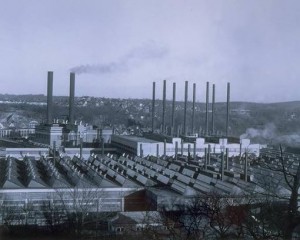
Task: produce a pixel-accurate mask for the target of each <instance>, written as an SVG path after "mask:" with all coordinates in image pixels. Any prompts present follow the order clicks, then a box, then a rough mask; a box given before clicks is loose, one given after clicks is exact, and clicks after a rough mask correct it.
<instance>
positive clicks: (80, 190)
mask: <svg viewBox="0 0 300 240" xmlns="http://www.w3.org/2000/svg"><path fill="white" fill-rule="evenodd" d="M264 154H267V153H264ZM293 156H294V155H293ZM53 157H54V159H53ZM0 161H1V164H0V166H1V167H0V172H1V175H0V184H1V185H0V187H1V188H0V203H1V207H2V210H3V211H2V213H1V218H0V224H1V223H2V224H3V223H4V222H5V221H7V220H8V219H13V220H12V221H14V224H24V221H25V219H26V221H27V223H30V224H40V225H43V224H45V222H44V221H45V218H44V217H43V214H45V212H43V211H47V209H46V210H45V209H44V208H43V207H44V206H45V204H46V206H52V207H53V208H55V207H59V206H60V207H61V206H63V204H66V203H67V204H68V205H70V206H72V204H74V196H75V197H76V198H78V199H81V200H83V201H88V205H89V206H90V207H89V209H88V211H89V212H101V211H117V212H121V211H125V212H126V211H145V210H147V209H146V207H147V208H148V207H149V206H151V209H152V210H159V209H162V208H166V209H172V208H174V206H176V205H180V204H184V203H185V202H186V201H189V199H190V198H191V197H193V196H199V194H200V195H201V194H206V193H209V192H216V193H219V194H222V195H224V196H235V198H236V197H239V196H240V197H241V198H243V197H245V194H250V196H252V197H253V193H262V192H264V193H267V192H268V191H272V192H273V191H278V193H280V194H281V195H282V196H285V194H287V195H288V194H289V190H288V187H287V186H286V185H285V184H284V183H281V184H280V185H276V186H274V187H276V189H268V188H269V185H268V186H266V185H264V184H265V180H266V178H270V181H273V180H274V181H275V182H276V181H277V180H278V179H280V173H279V172H276V171H273V172H272V171H270V169H266V168H261V167H260V165H259V164H257V163H256V162H255V161H253V160H252V159H248V160H247V157H246V158H243V159H239V158H234V157H224V155H223V154H209V156H208V157H203V158H199V159H198V161H188V159H187V157H186V158H182V159H177V160H176V158H173V157H165V156H164V157H160V158H157V157H154V156H151V157H149V156H148V157H143V158H141V157H138V156H136V157H134V158H131V157H127V156H125V154H123V155H121V156H119V157H117V156H116V155H111V154H107V155H94V154H91V155H90V156H89V158H88V159H85V160H84V159H80V158H78V157H76V156H74V157H72V158H71V157H69V156H66V155H63V154H57V157H55V156H53V155H52V156H51V155H50V156H48V155H44V156H40V157H36V158H34V157H28V156H25V157H24V158H23V159H22V160H18V159H16V158H12V157H7V158H3V159H1V160H0ZM272 161H275V162H277V163H278V164H279V160H277V161H276V160H272ZM271 176H272V177H271ZM74 191H75V192H76V194H74ZM141 191H142V192H144V194H142V195H143V197H141V196H142V195H141V194H139V193H141ZM11 209H14V211H11ZM24 209H28V211H32V214H31V215H28V216H26V218H25V214H27V213H28V211H24ZM148 210H149V209H148ZM33 213H34V214H33ZM12 214H13V216H14V217H13V218H12ZM22 216H23V217H22Z"/></svg>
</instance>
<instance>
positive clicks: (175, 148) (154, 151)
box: [111, 135, 260, 158]
mask: <svg viewBox="0 0 300 240" xmlns="http://www.w3.org/2000/svg"><path fill="white" fill-rule="evenodd" d="M157 136H158V137H154V139H156V140H153V138H152V139H151V138H149V136H148V138H146V137H136V136H126V135H112V137H111V143H112V145H113V146H115V147H117V148H119V149H120V150H122V151H124V152H127V153H130V154H133V155H136V156H140V157H143V156H156V157H159V156H175V155H177V154H180V155H185V156H191V157H193V158H195V157H196V156H197V157H203V156H204V154H205V151H206V150H208V149H210V151H211V153H216V154H220V153H222V152H224V153H225V152H226V149H228V151H229V156H230V157H232V156H240V155H242V154H243V153H245V152H246V151H247V153H249V154H254V155H255V156H259V152H260V145H259V144H250V140H249V139H241V140H240V141H239V143H232V142H228V140H227V138H218V139H217V140H218V142H208V141H206V139H205V138H192V139H186V140H189V142H188V141H184V140H185V139H184V138H177V137H166V138H163V136H161V137H160V138H163V139H164V140H163V141H159V135H157ZM207 140H209V139H207ZM205 149H206V150H205ZM194 155H195V156H194Z"/></svg>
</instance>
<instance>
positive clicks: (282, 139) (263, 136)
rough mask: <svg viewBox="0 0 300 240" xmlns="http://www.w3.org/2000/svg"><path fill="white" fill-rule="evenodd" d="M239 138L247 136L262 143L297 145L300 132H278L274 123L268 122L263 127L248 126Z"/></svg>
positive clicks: (299, 140) (299, 139) (299, 141)
mask: <svg viewBox="0 0 300 240" xmlns="http://www.w3.org/2000/svg"><path fill="white" fill-rule="evenodd" d="M240 138H241V139H243V138H249V139H255V141H256V140H259V141H260V142H264V143H271V144H276V145H278V144H283V145H287V146H299V144H300V133H299V132H295V133H292V134H280V133H279V132H278V130H277V127H276V125H275V124H274V123H268V124H266V125H265V127H264V128H263V129H256V128H248V129H247V130H246V132H245V133H244V134H242V135H241V136H240Z"/></svg>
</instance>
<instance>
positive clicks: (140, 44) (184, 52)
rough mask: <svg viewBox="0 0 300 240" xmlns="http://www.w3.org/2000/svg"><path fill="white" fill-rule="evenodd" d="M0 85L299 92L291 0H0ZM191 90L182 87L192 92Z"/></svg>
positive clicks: (286, 95) (299, 8)
mask: <svg viewBox="0 0 300 240" xmlns="http://www.w3.org/2000/svg"><path fill="white" fill-rule="evenodd" d="M0 3H1V5H0V6H1V7H0V56H1V57H0V89H1V91H0V92H1V93H17V94H30V93H43V94H45V93H46V76H47V71H54V94H55V95H68V88H69V72H70V70H71V69H72V70H74V71H77V72H78V74H77V76H76V95H77V96H82V95H90V96H103V97H120V98H128V97H131V98H151V95H152V92H151V87H152V82H153V81H156V82H157V85H158V89H157V95H158V97H159V98H161V96H160V95H162V94H161V91H162V82H163V80H164V79H166V80H167V84H168V87H169V88H170V90H169V91H168V94H167V96H168V97H169V98H171V86H172V82H174V81H175V82H177V84H178V90H177V96H178V98H181V99H182V98H183V94H184V93H183V86H184V81H186V80H188V81H189V82H190V92H192V91H191V89H192V83H194V82H195V83H197V100H198V101H204V99H205V97H204V93H205V83H206V81H209V82H211V83H215V84H216V87H217V100H218V101H225V94H226V90H225V87H226V83H227V82H228V81H229V82H231V84H232V86H231V88H232V99H233V100H240V101H256V102H275V101H292V100H300V97H299V96H300V95H299V93H298V92H299V87H300V82H299V80H300V68H299V66H300V57H299V56H300V27H299V23H300V1H298V0H294V1H293V0H288V1H283V0H248V1H243V0H226V1H225V0H224V1H223V0H218V1H217V0H206V1H201V0H194V1H193V0H185V1H184V0H181V1H179V0H122V1H121V0H94V1H93V0H0ZM191 97H192V96H190V99H191Z"/></svg>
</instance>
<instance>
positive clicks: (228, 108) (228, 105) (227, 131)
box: [226, 83, 230, 137]
mask: <svg viewBox="0 0 300 240" xmlns="http://www.w3.org/2000/svg"><path fill="white" fill-rule="evenodd" d="M229 113H230V83H227V114H226V115H227V116H226V137H228V135H229Z"/></svg>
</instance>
